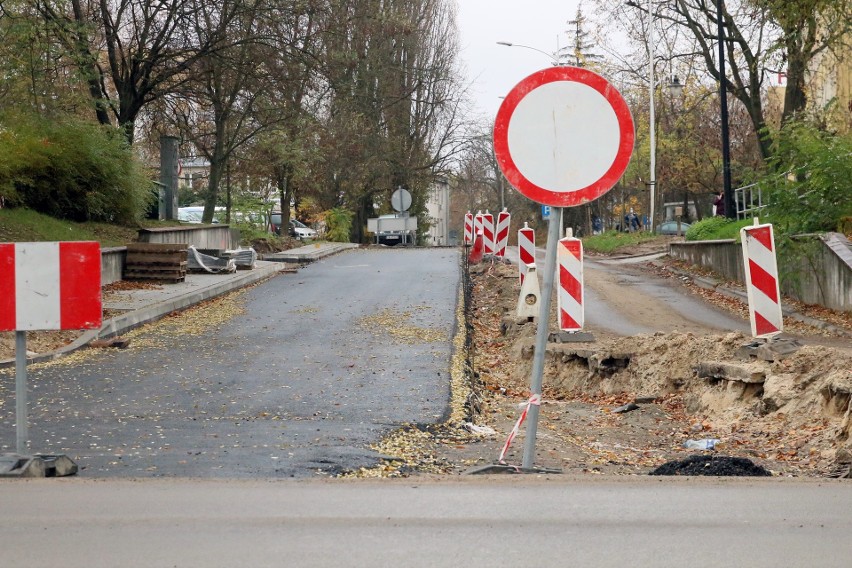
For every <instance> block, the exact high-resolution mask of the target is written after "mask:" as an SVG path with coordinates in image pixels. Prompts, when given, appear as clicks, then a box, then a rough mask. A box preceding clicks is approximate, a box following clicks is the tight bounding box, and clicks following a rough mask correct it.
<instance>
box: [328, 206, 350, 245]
mask: <svg viewBox="0 0 852 568" xmlns="http://www.w3.org/2000/svg"><path fill="white" fill-rule="evenodd" d="M352 217H353V214H352V211H349V210H347V209H344V208H342V207H335V208H334V209H329V210H328V211H326V213H325V224H326V232H325V238H326V240H329V241H332V242H335V243H348V242H349V235H350V233H351V232H352Z"/></svg>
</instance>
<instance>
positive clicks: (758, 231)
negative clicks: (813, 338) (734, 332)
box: [740, 219, 784, 337]
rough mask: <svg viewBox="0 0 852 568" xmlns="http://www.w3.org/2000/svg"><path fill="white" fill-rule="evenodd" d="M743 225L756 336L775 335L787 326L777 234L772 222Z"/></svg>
mask: <svg viewBox="0 0 852 568" xmlns="http://www.w3.org/2000/svg"><path fill="white" fill-rule="evenodd" d="M754 221H755V224H754V226H753V227H743V228H742V229H740V240H741V241H742V244H743V264H744V265H745V277H746V278H745V279H746V291H747V292H748V313H749V319H750V320H751V334H752V336H754V337H772V336H773V335H778V334H779V333H781V332H782V331H783V330H784V318H783V315H782V314H781V291H780V288H779V286H778V264H777V262H776V259H775V234H774V232H773V230H772V225H758V224H757V223H758V221H757V219H755V220H754Z"/></svg>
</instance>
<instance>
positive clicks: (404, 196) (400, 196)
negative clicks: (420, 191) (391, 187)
mask: <svg viewBox="0 0 852 568" xmlns="http://www.w3.org/2000/svg"><path fill="white" fill-rule="evenodd" d="M391 206H392V207H393V208H394V209H395V210H397V211H408V208H409V207H411V193H409V192H408V190H407V189H403V188H401V187H400V188H399V189H397V190H396V191H394V192H393V195H391Z"/></svg>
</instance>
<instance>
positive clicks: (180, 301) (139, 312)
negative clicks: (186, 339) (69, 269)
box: [0, 243, 358, 368]
mask: <svg viewBox="0 0 852 568" xmlns="http://www.w3.org/2000/svg"><path fill="white" fill-rule="evenodd" d="M357 247H358V245H356V244H352V243H316V244H311V245H307V246H303V247H300V248H297V249H291V250H288V251H285V252H283V253H275V254H272V255H266V256H265V257H264V259H263V260H258V261H257V264H256V266H255V268H254V269H252V270H238V271H236V272H233V273H230V274H207V273H188V274H187V275H186V279H185V280H184V281H183V282H177V283H169V284H160V285H158V286H157V287H155V288H152V289H146V288H141V289H135V290H120V291H116V292H113V293H111V294H110V296H109V298H108V299H106V300H105V301H104V303H103V309H104V310H111V311H121V312H122V313H121V314H120V315H117V316H115V317H113V318H110V319H108V320H104V322H103V325H102V326H101V328H100V329H93V330H89V331H86V332H85V333H84V334H83V335H81V336H80V337H78V338H77V339H76V340H75V341H74V342H72V343H69V344H68V345H66V346H64V347H62V348H61V349H58V350H56V351H52V352H50V353H39V354H37V355H34V356H32V357H29V358H27V362H28V363H36V362H40V361H50V360H53V359H56V358H58V357H61V356H62V355H65V354H67V353H70V352H72V351H76V350H78V349H80V348H82V347H85V346H86V345H88V344H89V343H91V342H92V341H94V340H96V339H109V338H111V337H116V336H119V335H122V334H123V333H126V332H128V331H130V330H131V329H133V328H136V327H139V326H140V325H142V324H144V323H147V322H150V321H153V320H156V319H159V318H161V317H162V316H164V315H166V314H168V313H171V312H173V311H176V310H182V309H186V308H188V307H190V306H193V305H195V304H198V303H200V302H203V301H204V300H208V299H210V298H215V297H216V296H221V295H223V294H226V293H228V292H230V291H232V290H236V289H239V288H242V287H244V286H248V285H250V284H254V283H255V282H259V281H261V280H264V279H266V278H270V277H272V276H275V275H277V274H279V273H281V272H282V271H285V270H291V271H292V270H293V269H294V268H295V267H294V266H293V264H297V265H305V264H309V263H311V262H314V261H317V260H320V259H322V258H325V257H327V256H330V255H333V254H336V253H339V252H342V251H344V250H348V249H351V248H357ZM14 364H15V359H8V360H5V361H0V368H3V367H11V366H14Z"/></svg>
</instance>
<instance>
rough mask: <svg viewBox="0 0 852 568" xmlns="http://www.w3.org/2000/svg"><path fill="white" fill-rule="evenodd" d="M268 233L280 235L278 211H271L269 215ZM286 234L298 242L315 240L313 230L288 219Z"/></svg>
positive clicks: (299, 222) (315, 236)
mask: <svg viewBox="0 0 852 568" xmlns="http://www.w3.org/2000/svg"><path fill="white" fill-rule="evenodd" d="M269 231H270V232H272V233H275V234H276V235H281V213H280V212H279V211H273V212H272V213H270V214H269ZM287 234H288V235H290V236H291V237H293V238H296V239H299V240H300V241H301V240H304V239H315V238H317V232H316V231H315V230H313V229H311V228H310V227H308V226H307V225H305V224H304V223H302V222H301V221H297V220H296V219H290V223H289V225H288V229H287Z"/></svg>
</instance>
